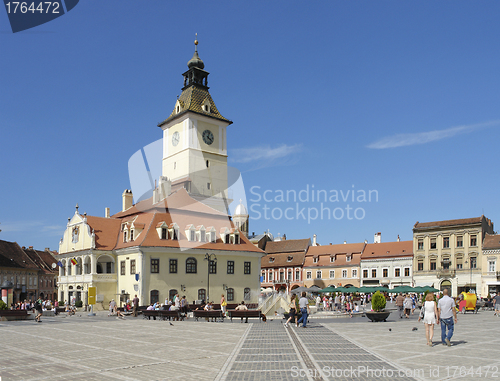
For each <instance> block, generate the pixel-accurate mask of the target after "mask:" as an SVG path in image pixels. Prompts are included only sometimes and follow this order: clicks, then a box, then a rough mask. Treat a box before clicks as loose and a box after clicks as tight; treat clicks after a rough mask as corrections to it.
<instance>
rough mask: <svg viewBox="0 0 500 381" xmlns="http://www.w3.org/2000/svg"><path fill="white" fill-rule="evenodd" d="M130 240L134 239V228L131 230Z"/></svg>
mask: <svg viewBox="0 0 500 381" xmlns="http://www.w3.org/2000/svg"><path fill="white" fill-rule="evenodd" d="M130 240H131V241H133V240H134V230H130Z"/></svg>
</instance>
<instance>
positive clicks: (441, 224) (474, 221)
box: [413, 216, 484, 229]
mask: <svg viewBox="0 0 500 381" xmlns="http://www.w3.org/2000/svg"><path fill="white" fill-rule="evenodd" d="M483 218H484V216H481V217H474V218H461V219H457V220H445V221H433V222H418V221H417V222H416V223H415V225H414V226H413V228H414V229H423V228H437V227H444V226H460V225H471V224H479V223H481V221H482V220H483Z"/></svg>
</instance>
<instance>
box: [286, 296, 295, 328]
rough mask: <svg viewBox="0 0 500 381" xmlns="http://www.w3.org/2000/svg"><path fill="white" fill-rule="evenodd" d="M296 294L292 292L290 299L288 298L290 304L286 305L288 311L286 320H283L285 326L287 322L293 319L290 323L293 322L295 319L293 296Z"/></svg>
mask: <svg viewBox="0 0 500 381" xmlns="http://www.w3.org/2000/svg"><path fill="white" fill-rule="evenodd" d="M296 297H297V295H295V294H293V295H292V299H291V300H290V304H289V305H288V307H289V311H288V320H287V321H286V322H285V328H288V323H289V322H290V321H291V320H293V322H292V324H293V323H295V320H297V317H296V312H297V311H296V310H295V298H296Z"/></svg>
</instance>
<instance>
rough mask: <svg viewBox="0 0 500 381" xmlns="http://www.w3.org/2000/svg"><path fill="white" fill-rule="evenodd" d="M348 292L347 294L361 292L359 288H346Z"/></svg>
mask: <svg viewBox="0 0 500 381" xmlns="http://www.w3.org/2000/svg"><path fill="white" fill-rule="evenodd" d="M346 290H348V291H346V292H359V287H354V286H352V287H346Z"/></svg>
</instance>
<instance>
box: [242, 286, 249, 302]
mask: <svg viewBox="0 0 500 381" xmlns="http://www.w3.org/2000/svg"><path fill="white" fill-rule="evenodd" d="M243 300H250V289H249V288H248V287H246V288H245V289H244V290H243Z"/></svg>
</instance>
